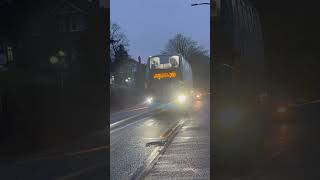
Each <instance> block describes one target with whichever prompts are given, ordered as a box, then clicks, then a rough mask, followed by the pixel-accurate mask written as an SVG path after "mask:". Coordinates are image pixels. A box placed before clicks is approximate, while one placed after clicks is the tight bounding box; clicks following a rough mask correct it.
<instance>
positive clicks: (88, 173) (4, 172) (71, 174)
mask: <svg viewBox="0 0 320 180" xmlns="http://www.w3.org/2000/svg"><path fill="white" fill-rule="evenodd" d="M147 111H148V110H147V109H146V108H145V107H144V106H142V105H139V106H137V107H133V108H130V109H126V110H122V111H119V112H117V113H112V114H111V116H110V120H111V122H119V121H121V120H123V119H128V117H135V116H136V117H137V118H139V115H142V114H144V113H146V112H147ZM108 125H109V124H108ZM105 129H106V128H105V127H104V128H101V130H98V131H96V132H94V133H92V134H90V135H87V136H85V137H81V138H79V140H77V141H73V142H70V143H69V144H64V145H61V146H59V147H52V148H50V149H44V150H39V152H35V153H34V154H31V155H29V154H28V155H25V154H21V155H20V156H19V157H14V158H12V157H10V158H2V159H1V161H0V177H1V178H0V179H6V180H7V179H8V180H11V179H13V180H16V179H18V180H24V179H30V180H31V179H32V180H34V179H39V180H40V179H61V180H63V179H93V180H94V179H106V177H109V175H110V174H109V172H110V171H109V169H110V166H109V165H110V164H109V162H110V156H109V150H110V146H109V145H108V144H107V143H106V139H107V138H108V137H109V132H107V134H106V130H105Z"/></svg>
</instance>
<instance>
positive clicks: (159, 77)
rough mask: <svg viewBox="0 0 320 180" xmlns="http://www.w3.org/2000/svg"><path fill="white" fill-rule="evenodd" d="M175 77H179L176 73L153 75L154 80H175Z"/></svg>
mask: <svg viewBox="0 0 320 180" xmlns="http://www.w3.org/2000/svg"><path fill="white" fill-rule="evenodd" d="M175 77H177V74H176V72H165V73H156V74H154V75H153V78H154V79H162V78H175Z"/></svg>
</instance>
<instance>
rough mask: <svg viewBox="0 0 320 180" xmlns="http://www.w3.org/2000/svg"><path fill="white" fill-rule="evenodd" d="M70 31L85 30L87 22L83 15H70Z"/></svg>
mask: <svg viewBox="0 0 320 180" xmlns="http://www.w3.org/2000/svg"><path fill="white" fill-rule="evenodd" d="M69 25H70V27H69V29H70V32H73V31H83V30H85V29H86V22H85V18H84V16H83V15H71V16H70V24H69Z"/></svg>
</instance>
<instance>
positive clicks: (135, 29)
mask: <svg viewBox="0 0 320 180" xmlns="http://www.w3.org/2000/svg"><path fill="white" fill-rule="evenodd" d="M191 2H209V0H207V1H205V0H110V16H111V22H116V23H118V24H119V25H120V26H121V28H122V31H123V32H124V33H125V34H126V36H127V37H128V39H129V43H130V46H129V54H130V55H131V56H132V57H133V58H135V59H137V58H138V56H141V58H142V60H143V61H145V60H146V58H147V57H148V56H150V55H154V54H159V53H160V51H161V50H163V48H164V46H165V44H166V42H167V41H168V40H169V39H170V38H172V37H174V35H176V34H177V33H182V34H183V35H186V36H188V37H191V38H192V39H193V40H195V41H197V42H198V43H199V45H201V46H203V47H204V48H206V49H207V50H209V48H210V6H208V5H202V6H194V7H191Z"/></svg>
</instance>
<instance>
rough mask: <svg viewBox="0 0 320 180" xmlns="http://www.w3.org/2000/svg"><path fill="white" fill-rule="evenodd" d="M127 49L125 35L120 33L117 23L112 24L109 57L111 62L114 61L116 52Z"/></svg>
mask: <svg viewBox="0 0 320 180" xmlns="http://www.w3.org/2000/svg"><path fill="white" fill-rule="evenodd" d="M128 47H129V40H128V39H127V37H126V35H125V34H124V33H123V32H122V31H121V28H120V26H119V25H118V24H117V23H112V24H111V26H110V55H111V61H113V60H115V56H116V54H117V53H118V51H121V50H123V49H120V48H124V49H127V48H128Z"/></svg>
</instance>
